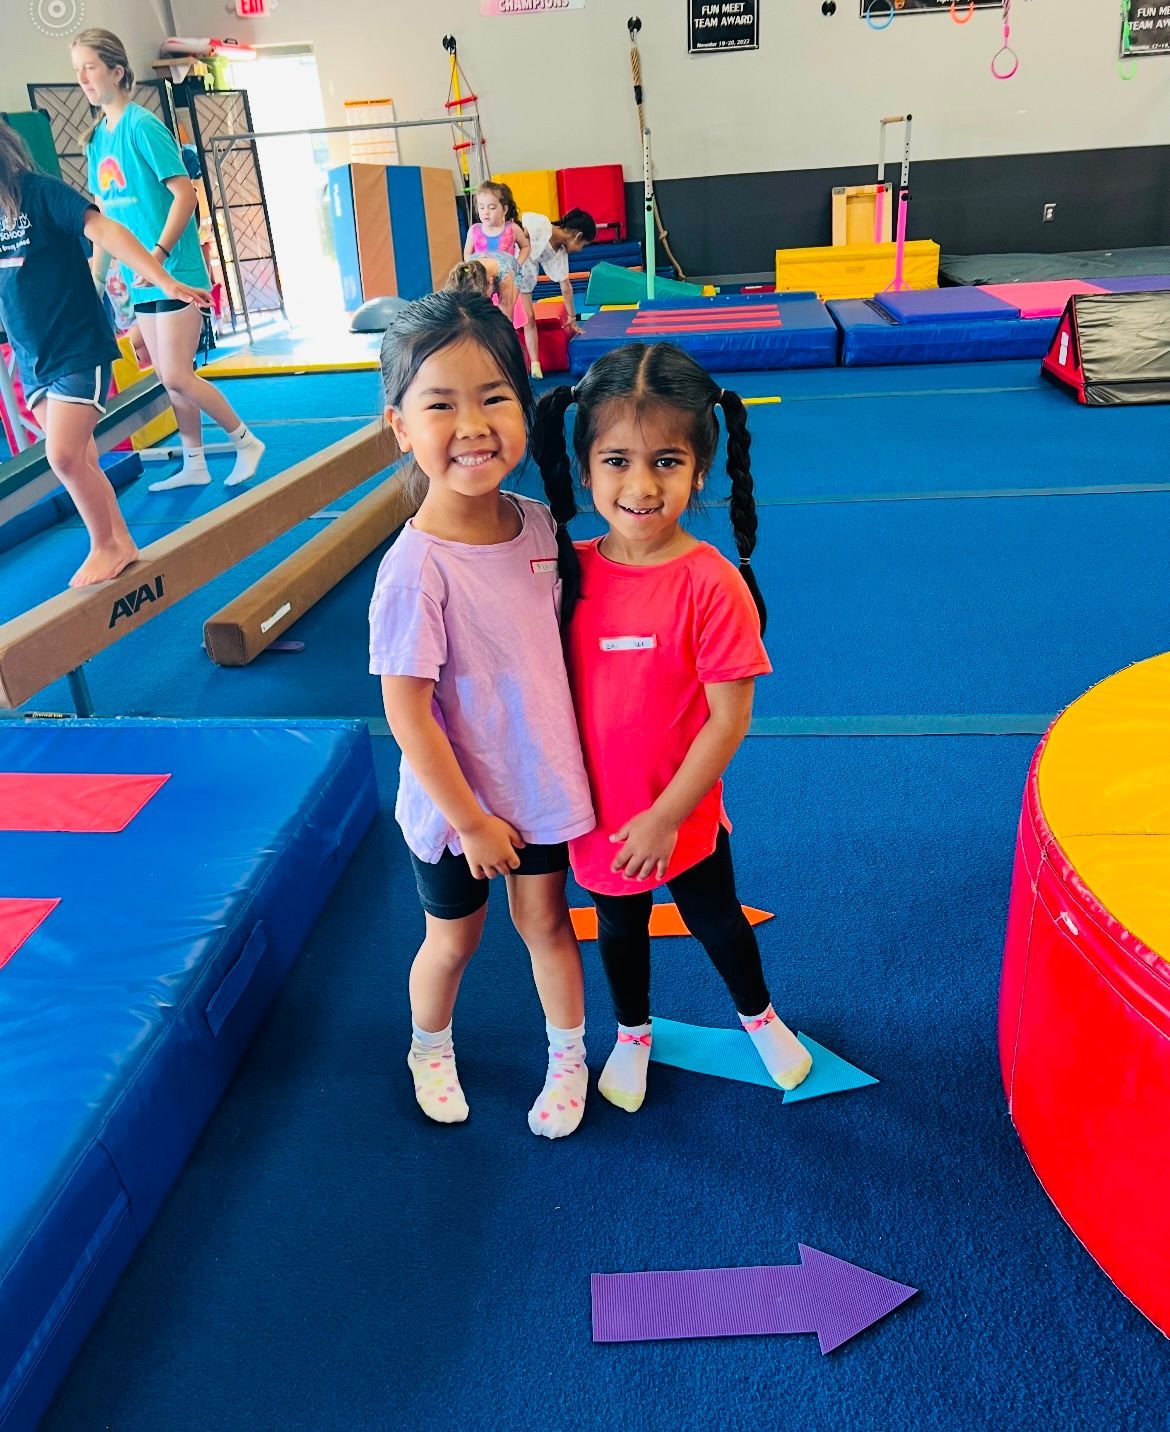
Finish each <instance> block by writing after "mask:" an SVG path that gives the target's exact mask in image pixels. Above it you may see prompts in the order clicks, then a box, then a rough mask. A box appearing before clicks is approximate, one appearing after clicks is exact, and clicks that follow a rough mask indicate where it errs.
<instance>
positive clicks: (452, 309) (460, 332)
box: [379, 292, 533, 501]
mask: <svg viewBox="0 0 1170 1432" xmlns="http://www.w3.org/2000/svg"><path fill="white" fill-rule="evenodd" d="M464 339H470V340H471V341H472V342H473V343H477V344H478V345H479V346H480V348H482V349H483V350H484V352H485V353H487V355H488V356H489V357H490V358H491V359H492V360H493V362H494V363H495V364H496V366H497V367H498V368H499V370H500V373H501V374H502V375H503V378H504V381H505V382H506V383H507V384H508V386H509V387H510V388H511V389H512V391H513V392H514V393H515V394H516V397H517V399H518V401H519V403H520V408H521V410H522V412H523V414H524V427H525V430H526V431H527V432H529V433H531V432H532V415H533V404H532V388H531V385H530V384H529V381H528V368H527V365H526V364H525V362H524V355H523V354H522V353H521V351H520V344H519V343H518V342H517V340H516V330H515V329H514V328H513V327H512V325H511V324H510V323H509V322H508V320H507V319H506V318H505V317H504V315H503V314H502V313H501V312H500V310H499V309H498V308H497V307H496V306H495V304H493V303H489V302H488V300H487V299H486V298H482V297H481V296H480V295H479V294H477V293H451V292H443V293H430V294H428V295H427V296H426V298H420V299H418V300H417V301H416V302H415V303H408V304H407V305H406V307H405V308H403V309H401V310H400V311H399V312H398V313H396V314H395V315H394V318H393V319H392V321H391V323H390V326H389V328H387V329H386V332H385V334H384V335H383V338H382V349H381V353H380V355H379V360H380V362H381V367H382V395H383V401H384V403H385V406H386V407H388V408H395V409H398V410H399V411H401V409H402V400H403V399H404V398H405V397H406V393H407V390H408V389H409V387H410V385H411V384H412V383H413V382H414V380H415V379H416V378H417V377H418V370H419V369H420V368H421V367H422V365H423V364H424V363H425V362H426V361H427V359H428V358H430V357H433V356H434V354H436V353H440V352H442V350H443V349H444V348H450V347H451V345H452V344H454V343H461V342H462V341H463V340H464ZM404 481H405V483H406V486H407V491H408V492H409V494H410V496H411V497H412V498H413V499H414V500H416V501H421V500H422V498H423V497H424V496H425V494H426V490H427V477H426V474H425V473H424V472H423V471H422V469H421V468H420V467H419V466H418V464H417V463H416V462H415V461H414V460H413V459H410V460H409V461H408V463H407V466H406V469H405V472H404Z"/></svg>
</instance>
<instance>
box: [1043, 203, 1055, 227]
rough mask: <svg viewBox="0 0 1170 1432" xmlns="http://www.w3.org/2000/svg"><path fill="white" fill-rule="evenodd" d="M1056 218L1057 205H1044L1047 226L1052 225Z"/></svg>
mask: <svg viewBox="0 0 1170 1432" xmlns="http://www.w3.org/2000/svg"><path fill="white" fill-rule="evenodd" d="M1055 218H1056V205H1055V204H1045V205H1044V222H1045V223H1046V224H1051V223H1052V221H1053V219H1055Z"/></svg>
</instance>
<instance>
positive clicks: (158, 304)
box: [134, 298, 191, 313]
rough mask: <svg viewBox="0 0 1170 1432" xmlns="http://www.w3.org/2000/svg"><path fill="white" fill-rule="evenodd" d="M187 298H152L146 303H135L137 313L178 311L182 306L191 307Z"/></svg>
mask: <svg viewBox="0 0 1170 1432" xmlns="http://www.w3.org/2000/svg"><path fill="white" fill-rule="evenodd" d="M190 307H191V304H190V302H189V301H188V300H187V299H185V298H151V299H147V301H146V302H145V303H136V304H135V305H134V312H135V313H178V312H179V310H180V309H181V308H190Z"/></svg>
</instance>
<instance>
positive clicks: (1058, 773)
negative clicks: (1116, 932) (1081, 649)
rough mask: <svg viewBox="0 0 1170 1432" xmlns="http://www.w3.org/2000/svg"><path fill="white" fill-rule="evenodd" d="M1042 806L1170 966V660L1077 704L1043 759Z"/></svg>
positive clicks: (1092, 885) (1104, 899) (1100, 886)
mask: <svg viewBox="0 0 1170 1432" xmlns="http://www.w3.org/2000/svg"><path fill="white" fill-rule="evenodd" d="M1038 782H1039V792H1040V805H1041V808H1042V810H1043V812H1044V818H1045V820H1046V821H1047V822H1048V826H1049V828H1050V829H1051V831H1052V833H1053V835H1054V836H1055V838H1056V841H1057V844H1058V845H1059V846H1060V847H1061V849H1062V850H1063V851H1064V853H1065V854H1066V855H1067V856H1068V858H1069V859H1070V860H1071V861H1072V863H1073V865H1074V866H1075V868H1076V870H1077V873H1078V874H1079V875H1080V877H1081V879H1082V880H1083V881H1084V883H1085V884H1086V885H1087V886H1088V888H1089V889H1090V890H1091V891H1092V892H1093V894H1094V895H1095V896H1096V897H1097V899H1098V900H1100V902H1101V903H1102V904H1103V905H1104V906H1105V908H1106V909H1107V910H1108V911H1109V912H1110V913H1111V914H1112V915H1113V916H1114V917H1115V918H1116V919H1118V920H1119V921H1120V922H1121V923H1122V924H1123V925H1124V926H1125V928H1126V929H1127V930H1130V931H1132V932H1133V934H1135V935H1136V936H1137V937H1138V939H1140V940H1142V941H1143V942H1144V943H1145V944H1147V945H1148V946H1149V947H1150V948H1151V949H1152V950H1156V951H1157V952H1158V954H1160V955H1162V956H1163V958H1165V959H1168V960H1170V901H1168V900H1167V898H1166V892H1167V890H1168V889H1170V654H1167V655H1165V656H1156V657H1153V658H1151V659H1150V660H1149V661H1143V662H1139V663H1138V664H1137V665H1136V666H1130V667H1127V668H1126V670H1125V671H1119V672H1118V673H1117V675H1116V676H1111V677H1109V678H1108V680H1106V681H1102V682H1101V683H1100V685H1098V686H1094V687H1093V688H1092V690H1091V691H1087V692H1086V693H1085V694H1084V696H1082V697H1080V698H1079V700H1077V701H1074V702H1073V704H1072V705H1071V706H1070V707H1069V708H1068V710H1067V711H1065V712H1064V713H1063V715H1061V717H1060V718H1059V719H1058V720H1057V722H1056V724H1055V725H1054V726H1053V728H1052V732H1051V734H1050V735H1049V738H1048V744H1047V745H1046V746H1045V748H1044V754H1043V756H1042V757H1041V760H1040V771H1039V776H1038Z"/></svg>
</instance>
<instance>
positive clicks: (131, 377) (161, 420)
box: [111, 337, 179, 452]
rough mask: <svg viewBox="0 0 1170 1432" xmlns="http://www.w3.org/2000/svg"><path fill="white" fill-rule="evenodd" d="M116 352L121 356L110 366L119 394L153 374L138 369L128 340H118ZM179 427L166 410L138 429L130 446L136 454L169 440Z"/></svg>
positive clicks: (151, 370)
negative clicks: (166, 439) (148, 374)
mask: <svg viewBox="0 0 1170 1432" xmlns="http://www.w3.org/2000/svg"><path fill="white" fill-rule="evenodd" d="M118 352H119V353H120V354H121V355H122V356H121V357H120V358H115V359H114V361H113V364H112V365H111V367H112V369H113V374H114V387H115V388H116V389H117V390H118V392H119V393H124V392H125V391H126V389H127V388H130V387H133V385H134V384H135V383H137V382H138V380H139V378H142V377H145V375H146V374H147V373H153V372H154V369H153V368H140V367H139V366H138V360H137V358H135V356H134V346H133V344H132V343H131V342H130V340H129V338H121V337H120V338H119V339H118ZM178 427H179V423H178V419H177V418H176V417H175V410H174V409H173V408H168V409H167V410H166V412H165V413H159V415H158V417H157V418H152V419H151V420H150V422H149V423H147V424H146V425H145V427H141V428H139V429H138V431H137V432H136V433H134V434H133V435H132V436H131V438H130V445H131V447H133V448H134V450H135V451H136V452H141V451H142V450H143V449H144V448H150V447H154V445H155V444H156V443H160V442H162V440H163V438H169V437H170V435H171V434H172V433H173V432H177V431H178Z"/></svg>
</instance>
